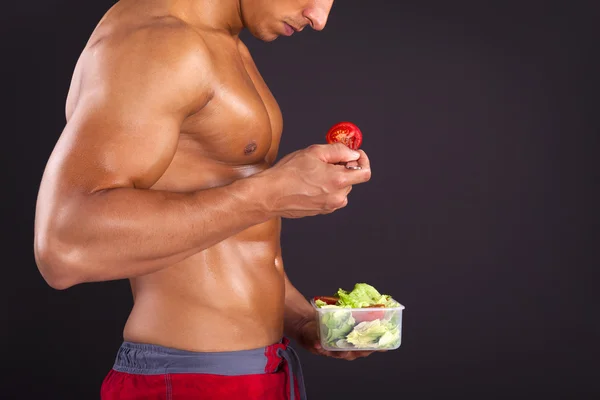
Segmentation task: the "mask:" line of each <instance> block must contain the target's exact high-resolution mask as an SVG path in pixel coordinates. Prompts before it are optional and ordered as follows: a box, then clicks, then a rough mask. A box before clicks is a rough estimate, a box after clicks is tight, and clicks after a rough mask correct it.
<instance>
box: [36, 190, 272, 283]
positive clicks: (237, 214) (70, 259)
mask: <svg viewBox="0 0 600 400" xmlns="http://www.w3.org/2000/svg"><path fill="white" fill-rule="evenodd" d="M251 179H253V178H246V179H243V180H239V181H236V182H234V183H232V184H231V185H227V186H224V187H219V188H214V189H208V190H203V191H199V192H196V193H173V192H164V191H155V190H140V189H134V188H118V189H111V190H106V191H103V192H99V193H94V194H92V195H87V196H85V197H83V196H82V197H80V198H78V199H75V200H72V199H67V200H63V201H62V204H64V206H63V208H62V210H59V209H58V207H57V209H56V210H52V211H53V212H52V215H48V214H50V212H49V211H48V210H45V213H44V214H43V215H42V216H41V218H40V220H39V221H36V225H37V226H36V246H35V247H36V248H35V252H36V259H37V261H38V265H39V266H40V271H41V272H42V275H44V277H45V278H46V280H47V281H48V282H49V283H50V284H51V285H52V286H58V287H60V288H64V287H69V286H72V285H74V284H77V283H81V282H91V281H106V280H114V279H123V278H129V277H134V276H139V275H144V274H148V273H151V272H154V271H157V270H160V269H161V268H165V267H166V266H169V265H172V264H174V263H177V262H179V261H182V260H184V259H185V258H187V257H189V256H191V255H192V254H194V253H197V252H199V251H201V250H203V249H206V248H208V247H210V246H212V245H214V244H216V243H218V242H220V241H222V240H224V239H226V238H228V237H230V236H233V235H235V234H236V233H238V232H240V231H242V230H244V229H246V228H248V227H250V226H253V225H256V224H259V223H262V222H265V221H267V220H268V219H269V218H270V216H269V215H268V213H267V212H266V211H265V210H264V208H262V207H261V203H260V198H261V197H260V195H259V194H258V192H260V191H261V190H263V188H261V187H257V185H256V184H254V182H253V181H251Z"/></svg>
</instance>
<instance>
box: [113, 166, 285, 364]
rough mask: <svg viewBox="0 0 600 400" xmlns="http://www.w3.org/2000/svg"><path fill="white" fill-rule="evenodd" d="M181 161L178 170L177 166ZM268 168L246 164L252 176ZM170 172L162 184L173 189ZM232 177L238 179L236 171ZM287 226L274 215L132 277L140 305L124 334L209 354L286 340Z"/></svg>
mask: <svg viewBox="0 0 600 400" xmlns="http://www.w3.org/2000/svg"><path fill="white" fill-rule="evenodd" d="M174 164H175V165H172V166H171V168H170V170H171V171H173V169H177V163H176V162H174ZM188 167H189V165H188V166H186V169H187V170H189V169H188ZM205 167H206V168H208V167H209V166H208V165H205ZM206 168H205V169H204V171H207V169H206ZM249 168H251V166H250V167H249ZM262 169H264V166H263V167H259V168H256V169H255V170H253V171H249V169H248V168H246V169H244V171H245V172H244V175H246V176H247V175H250V174H253V173H256V172H260V170H262ZM229 170H230V171H231V169H229ZM236 171H237V172H236V173H235V174H234V175H238V173H239V169H236ZM168 172H169V171H168ZM215 172H217V171H215ZM173 174H176V173H175V172H174V173H173ZM168 175H169V174H167V176H166V178H165V182H164V183H161V184H159V185H156V187H154V188H156V189H159V188H160V189H162V190H165V189H163V188H162V187H161V186H163V187H171V188H172V187H173V185H169V184H168V182H169V181H171V179H169V177H168ZM209 175H210V174H208V175H204V176H209ZM179 176H181V175H179ZM212 176H213V177H214V176H221V177H223V175H222V174H220V173H216V174H213V175H212ZM237 178H238V179H239V178H241V176H239V175H238V176H237ZM161 179H162V178H161ZM227 180H228V181H231V180H235V179H231V175H230V176H229V178H228V179H227ZM159 182H160V181H159ZM226 183H227V182H225V183H223V182H221V184H226ZM194 186H197V183H196V185H194ZM280 230H281V220H280V219H279V218H276V219H272V220H269V221H267V222H265V223H263V224H260V225H256V226H253V227H250V228H248V229H246V230H245V231H242V232H240V233H238V234H237V235H235V236H232V237H230V238H228V239H226V240H224V241H222V242H220V243H218V244H216V245H214V246H212V247H210V248H208V249H206V250H204V251H201V252H199V253H197V254H195V255H193V256H191V257H189V258H187V259H185V260H183V261H181V262H179V263H177V264H175V265H172V266H169V267H167V268H165V269H162V270H160V271H158V272H155V273H152V274H149V275H145V276H141V277H136V278H133V279H130V282H131V287H132V291H133V297H134V306H133V309H132V311H131V314H130V316H129V319H128V320H127V323H126V325H125V329H124V332H123V336H124V339H125V340H126V341H130V342H137V343H151V344H157V345H161V346H165V347H171V348H176V349H182V350H189V351H203V352H212V351H235V350H246V349H254V348H259V347H263V346H267V345H269V344H273V343H275V342H277V341H279V340H280V339H281V337H282V335H283V310H284V297H285V293H284V291H285V280H284V272H283V265H282V263H281V261H280V258H279V253H280V251H279V250H280V249H279V247H280V241H279V236H280Z"/></svg>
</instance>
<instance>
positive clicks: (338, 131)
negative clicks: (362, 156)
mask: <svg viewBox="0 0 600 400" xmlns="http://www.w3.org/2000/svg"><path fill="white" fill-rule="evenodd" d="M325 139H326V140H327V143H329V144H331V143H343V144H345V145H346V146H348V147H350V148H351V149H352V150H358V149H359V148H360V145H361V144H362V140H363V138H362V132H361V131H360V129H358V126H356V125H354V124H353V123H352V122H346V121H344V122H339V123H337V124H335V125H334V126H332V127H331V128H330V129H329V131H328V132H327V136H325Z"/></svg>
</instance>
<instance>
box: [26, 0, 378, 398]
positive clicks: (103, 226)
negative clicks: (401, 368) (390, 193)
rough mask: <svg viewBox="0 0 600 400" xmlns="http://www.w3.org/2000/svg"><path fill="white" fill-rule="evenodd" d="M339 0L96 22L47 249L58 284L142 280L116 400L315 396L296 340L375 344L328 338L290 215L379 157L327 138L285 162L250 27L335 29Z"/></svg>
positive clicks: (58, 151) (258, 31) (332, 193)
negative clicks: (287, 246) (289, 260)
mask: <svg viewBox="0 0 600 400" xmlns="http://www.w3.org/2000/svg"><path fill="white" fill-rule="evenodd" d="M332 3H333V1H332V0H220V1H211V0H144V1H141V0H121V1H119V2H118V3H117V4H116V5H115V6H113V8H112V9H111V10H109V11H108V12H107V14H106V15H105V16H104V18H103V19H102V20H101V21H100V22H99V24H98V26H97V28H96V29H95V31H94V32H93V34H92V35H91V38H90V40H89V42H88V43H87V45H86V47H85V49H84V51H83V52H82V54H81V57H80V59H79V61H78V63H77V65H76V67H75V70H74V74H73V79H72V84H71V88H70V92H69V96H68V99H67V104H66V117H67V124H66V126H65V128H64V131H63V133H62V135H61V137H60V139H59V140H58V142H57V144H56V147H55V149H54V151H53V153H52V155H51V156H50V159H49V162H48V164H47V166H46V170H45V172H44V176H43V179H42V182H41V185H40V191H39V197H38V202H37V209H36V220H35V245H34V248H35V257H36V261H37V265H38V267H39V270H40V272H41V274H42V276H43V277H44V279H45V280H46V281H47V282H48V284H49V285H50V286H52V287H53V288H56V289H61V290H62V289H67V288H69V287H71V286H73V285H77V284H81V283H86V282H99V281H108V280H116V279H129V280H130V282H131V288H132V292H133V298H134V306H133V309H132V311H131V315H130V317H129V319H128V321H127V323H126V325H125V328H124V343H123V346H122V347H121V349H120V350H119V352H118V354H117V358H116V361H115V365H114V367H113V369H112V370H111V371H110V372H109V374H108V376H107V377H106V379H105V380H104V383H103V385H102V398H103V399H116V398H128V399H133V398H140V399H142V398H143V399H164V398H168V399H170V398H174V399H186V398H203V399H204V398H207V399H208V398H210V399H213V398H218V399H236V400H239V399H273V400H274V399H285V398H288V396H290V397H289V398H304V397H305V395H304V387H303V382H302V376H301V370H300V367H299V363H298V360H297V357H296V355H295V353H294V352H293V350H292V349H291V348H290V347H289V346H288V342H289V341H288V340H287V337H291V338H294V339H295V340H297V342H298V343H299V344H300V345H302V346H304V347H305V348H306V349H308V350H309V351H311V352H313V353H316V354H324V355H328V356H334V357H339V358H344V359H349V360H350V359H353V358H356V357H360V356H365V355H367V354H369V353H357V352H346V353H329V352H325V351H323V350H322V349H320V348H319V346H318V341H317V330H316V322H315V320H314V310H313V309H312V307H311V305H310V304H309V303H308V302H307V300H306V299H305V297H304V296H303V295H301V294H300V293H299V292H298V291H297V290H296V289H295V288H294V286H293V285H292V284H291V283H290V281H289V280H288V278H287V276H286V274H285V272H284V267H283V261H282V255H281V249H280V231H281V218H282V217H283V218H301V217H306V216H314V215H318V214H327V213H331V212H333V211H335V210H337V209H339V208H341V207H344V206H345V205H346V204H347V201H348V200H347V196H348V193H349V192H350V190H351V188H352V185H355V184H359V183H362V182H366V181H368V180H369V178H370V166H369V161H368V158H367V156H366V154H365V153H364V152H363V151H359V152H355V151H352V150H350V149H348V148H347V147H345V146H343V145H341V144H335V145H327V144H323V145H313V146H310V147H309V148H307V149H302V150H299V151H296V152H294V153H291V154H289V155H287V156H286V157H284V158H283V159H281V160H280V161H279V162H277V163H275V159H276V156H277V151H278V147H279V140H280V135H281V132H282V126H283V125H282V116H281V113H280V110H279V107H278V105H277V103H276V101H275V99H274V98H273V96H272V94H271V92H270V91H269V89H268V88H267V86H266V85H265V82H264V81H263V79H262V78H261V76H260V74H259V72H258V71H257V69H256V66H255V64H254V62H253V60H252V58H251V56H250V54H249V52H248V49H247V48H246V46H245V45H244V44H243V43H242V42H241V41H240V38H239V33H240V31H241V30H242V29H243V28H247V29H248V30H249V31H250V32H251V33H252V34H253V35H254V36H255V37H257V38H259V39H261V40H263V41H271V40H274V39H275V38H277V37H278V36H280V35H290V34H292V33H293V31H300V30H302V29H303V28H304V27H305V26H310V27H312V28H313V29H316V30H322V29H323V28H324V27H325V23H326V21H327V17H328V15H329V11H330V9H331V6H332ZM343 163H354V164H358V166H360V167H361V169H358V170H352V169H347V168H345V167H344V166H343V165H340V164H343ZM202 396H204V397H202ZM211 396H212V397H211Z"/></svg>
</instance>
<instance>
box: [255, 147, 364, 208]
mask: <svg viewBox="0 0 600 400" xmlns="http://www.w3.org/2000/svg"><path fill="white" fill-rule="evenodd" d="M352 161H355V162H356V163H358V166H360V167H361V169H358V170H353V169H347V168H346V167H345V166H344V165H336V164H338V163H347V162H352ZM255 177H256V178H258V179H261V180H264V185H265V188H266V189H267V190H266V192H268V198H267V199H266V205H267V208H268V210H269V213H272V214H273V215H276V216H280V217H285V218H302V217H307V216H313V215H318V214H329V213H332V212H333V211H335V210H338V209H340V208H343V207H345V206H346V205H347V204H348V193H350V191H351V190H352V186H353V185H356V184H359V183H363V182H367V181H368V180H369V179H370V178H371V167H370V164H369V158H368V157H367V154H366V153H365V152H364V151H362V150H358V151H355V150H351V149H349V148H348V147H346V146H345V145H343V144H340V143H335V144H323V145H312V146H310V147H308V148H306V149H303V150H299V151H296V152H294V153H291V154H288V155H287V156H285V157H284V158H282V159H281V160H280V161H279V162H278V163H277V164H275V165H274V166H273V167H272V168H270V169H268V170H266V171H264V172H262V173H260V174H258V175H256V176H255Z"/></svg>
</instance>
